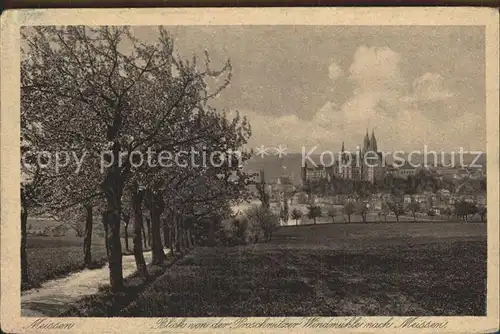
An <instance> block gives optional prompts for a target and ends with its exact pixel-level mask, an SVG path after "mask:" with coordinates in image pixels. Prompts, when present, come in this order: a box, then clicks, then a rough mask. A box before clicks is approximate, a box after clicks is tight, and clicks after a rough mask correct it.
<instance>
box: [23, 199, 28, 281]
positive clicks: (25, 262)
mask: <svg viewBox="0 0 500 334" xmlns="http://www.w3.org/2000/svg"><path fill="white" fill-rule="evenodd" d="M27 224H28V210H27V208H26V206H25V205H22V207H21V282H28V281H29V275H28V255H27V253H26V240H27V236H28V232H27Z"/></svg>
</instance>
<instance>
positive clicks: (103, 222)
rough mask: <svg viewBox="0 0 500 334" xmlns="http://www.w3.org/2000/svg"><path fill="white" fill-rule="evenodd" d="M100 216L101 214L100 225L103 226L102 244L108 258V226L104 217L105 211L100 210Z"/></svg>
mask: <svg viewBox="0 0 500 334" xmlns="http://www.w3.org/2000/svg"><path fill="white" fill-rule="evenodd" d="M101 216H102V226H103V227H104V246H105V247H106V255H107V256H108V258H109V242H108V235H109V226H108V220H107V219H106V212H101Z"/></svg>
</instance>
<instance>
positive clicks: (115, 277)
mask: <svg viewBox="0 0 500 334" xmlns="http://www.w3.org/2000/svg"><path fill="white" fill-rule="evenodd" d="M113 139H114V138H113ZM110 140H112V139H110ZM112 151H113V157H114V163H113V166H111V167H110V168H109V169H108V170H107V173H106V178H105V179H104V181H103V182H102V184H101V189H102V190H103V192H104V195H105V198H106V202H107V210H106V211H105V213H104V217H103V218H104V220H103V223H104V224H105V226H107V228H108V235H107V238H106V239H107V241H108V248H109V256H108V265H109V281H110V285H111V291H120V290H122V289H123V272H122V243H121V240H120V226H121V208H122V203H121V199H122V193H123V185H124V179H123V176H122V171H121V167H120V166H119V165H118V161H119V156H120V144H119V143H118V142H117V141H115V142H114V144H113V149H112Z"/></svg>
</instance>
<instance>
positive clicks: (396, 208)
mask: <svg viewBox="0 0 500 334" xmlns="http://www.w3.org/2000/svg"><path fill="white" fill-rule="evenodd" d="M388 206H389V209H390V210H391V211H392V213H394V215H395V216H396V221H397V222H398V223H399V216H401V215H403V214H404V213H405V212H406V210H405V207H404V204H403V201H402V200H396V201H393V202H389V203H388Z"/></svg>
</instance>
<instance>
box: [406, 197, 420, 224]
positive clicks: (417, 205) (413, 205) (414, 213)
mask: <svg viewBox="0 0 500 334" xmlns="http://www.w3.org/2000/svg"><path fill="white" fill-rule="evenodd" d="M408 210H409V211H410V212H411V214H412V216H413V221H417V212H419V211H420V203H418V202H417V201H415V200H414V199H412V201H411V202H410V203H409V204H408Z"/></svg>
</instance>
